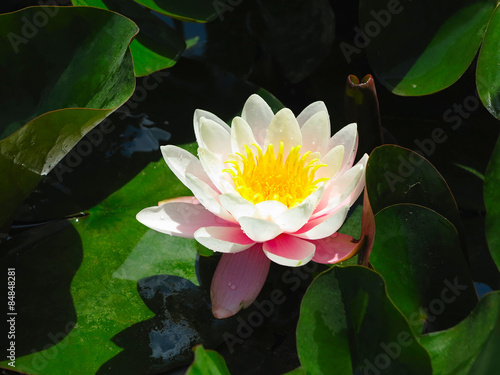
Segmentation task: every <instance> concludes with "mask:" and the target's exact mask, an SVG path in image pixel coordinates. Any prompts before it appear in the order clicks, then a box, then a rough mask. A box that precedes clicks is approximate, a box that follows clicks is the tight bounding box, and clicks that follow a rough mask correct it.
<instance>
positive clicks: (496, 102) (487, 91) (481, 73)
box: [476, 5, 500, 119]
mask: <svg viewBox="0 0 500 375" xmlns="http://www.w3.org/2000/svg"><path fill="white" fill-rule="evenodd" d="M498 9H499V7H498V5H497V7H496V9H495V12H494V13H493V15H492V16H491V19H490V22H489V24H488V29H487V31H486V35H485V36H484V41H483V45H482V47H481V52H480V53H479V57H478V59H477V72H476V83H477V92H478V93H479V97H480V98H481V101H482V102H483V105H484V106H485V107H486V109H488V111H490V113H491V114H492V115H493V116H495V117H496V118H498V119H500V95H499V92H500V73H499V72H498V65H499V64H500V52H499V51H500V11H499V10H498Z"/></svg>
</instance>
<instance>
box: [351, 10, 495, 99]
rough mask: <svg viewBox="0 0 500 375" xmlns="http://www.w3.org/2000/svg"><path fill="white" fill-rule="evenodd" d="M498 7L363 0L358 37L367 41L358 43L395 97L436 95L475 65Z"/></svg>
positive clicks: (362, 40) (357, 41) (361, 40)
mask: <svg viewBox="0 0 500 375" xmlns="http://www.w3.org/2000/svg"><path fill="white" fill-rule="evenodd" d="M495 5H496V1H492V0H472V1H471V0H458V1H457V0H455V1H452V0H425V1H413V2H412V1H387V0H375V1H368V0H360V27H361V30H359V31H357V34H356V35H361V33H362V32H364V33H365V37H364V38H363V36H356V37H355V39H354V41H355V45H356V47H357V48H360V49H362V48H366V54H367V57H368V60H369V61H370V65H371V66H372V68H373V69H374V71H375V73H376V74H377V77H378V78H379V79H380V81H381V82H382V84H383V85H384V86H386V87H387V88H388V89H389V90H391V91H392V92H393V93H395V94H398V95H411V96H417V95H426V94H431V93H434V92H436V91H439V90H442V89H444V88H446V87H448V86H450V85H451V84H453V83H454V82H455V81H457V80H458V78H460V76H461V75H462V74H463V73H464V72H465V71H466V69H467V68H468V67H469V65H470V64H471V62H472V60H473V59H474V57H475V56H476V53H477V51H478V49H479V46H480V44H481V41H482V38H483V35H484V31H485V29H486V25H487V24H488V20H489V18H490V16H491V14H492V12H493V10H494V8H495ZM496 40H498V39H496ZM497 50H498V48H495V53H498V52H497Z"/></svg>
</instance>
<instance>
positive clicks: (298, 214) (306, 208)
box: [274, 184, 325, 233]
mask: <svg viewBox="0 0 500 375" xmlns="http://www.w3.org/2000/svg"><path fill="white" fill-rule="evenodd" d="M324 191H325V185H324V184H320V185H319V187H318V189H316V190H315V191H314V192H312V193H311V194H310V195H309V196H308V197H307V198H306V199H304V200H303V201H302V202H301V203H300V204H298V205H297V206H295V207H293V208H290V209H288V210H287V211H285V212H283V213H282V214H281V215H279V216H278V217H276V219H275V220H274V221H275V223H276V224H278V225H279V227H280V228H281V229H282V230H283V231H284V232H289V233H293V232H296V231H298V230H299V229H300V228H301V227H302V226H303V225H304V224H305V223H307V221H308V220H309V218H310V217H311V215H312V213H313V212H314V209H315V208H316V206H317V205H318V203H319V202H320V200H321V197H322V196H323V193H324Z"/></svg>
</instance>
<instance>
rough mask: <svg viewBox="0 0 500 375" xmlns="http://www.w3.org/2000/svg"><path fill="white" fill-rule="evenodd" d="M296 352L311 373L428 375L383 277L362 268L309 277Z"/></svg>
mask: <svg viewBox="0 0 500 375" xmlns="http://www.w3.org/2000/svg"><path fill="white" fill-rule="evenodd" d="M297 350H298V353H299V358H300V362H301V364H302V367H303V368H304V370H305V371H306V372H307V373H312V374H332V373H336V374H340V375H343V374H345V375H351V374H353V372H354V373H358V372H359V373H362V372H364V373H378V372H381V371H383V372H384V373H386V374H418V375H424V374H431V373H432V370H431V364H430V358H429V355H428V354H427V352H426V351H425V349H424V348H423V347H422V346H420V344H419V343H418V341H417V340H416V338H415V336H414V334H413V332H412V330H411V328H410V326H409V324H408V322H407V320H406V319H405V318H404V316H403V315H401V313H400V312H399V311H398V309H397V308H396V307H395V306H394V304H393V303H392V302H391V300H390V299H389V297H388V296H387V294H386V290H385V285H384V281H383V279H382V277H380V275H379V274H377V273H376V272H374V271H372V270H370V269H368V268H365V267H361V266H347V267H339V266H334V267H333V268H332V269H331V270H329V271H327V272H325V273H323V274H321V275H320V276H318V277H317V278H316V279H315V280H314V281H313V283H312V284H311V286H310V287H309V289H308V290H307V292H306V294H305V296H304V299H303V301H302V305H301V310H300V318H299V323H298V326H297Z"/></svg>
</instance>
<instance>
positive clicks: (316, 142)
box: [301, 111, 330, 155]
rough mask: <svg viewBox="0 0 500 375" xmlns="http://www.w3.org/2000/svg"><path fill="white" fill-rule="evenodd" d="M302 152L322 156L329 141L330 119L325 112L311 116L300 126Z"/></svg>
mask: <svg viewBox="0 0 500 375" xmlns="http://www.w3.org/2000/svg"><path fill="white" fill-rule="evenodd" d="M301 131H302V145H303V151H312V152H319V153H320V154H321V155H324V154H325V153H326V150H327V146H328V140H329V139H330V119H329V118H328V113H326V112H325V111H321V112H317V113H315V114H314V115H312V116H311V117H310V118H309V119H308V120H307V121H306V123H305V124H304V126H302V128H301Z"/></svg>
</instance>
